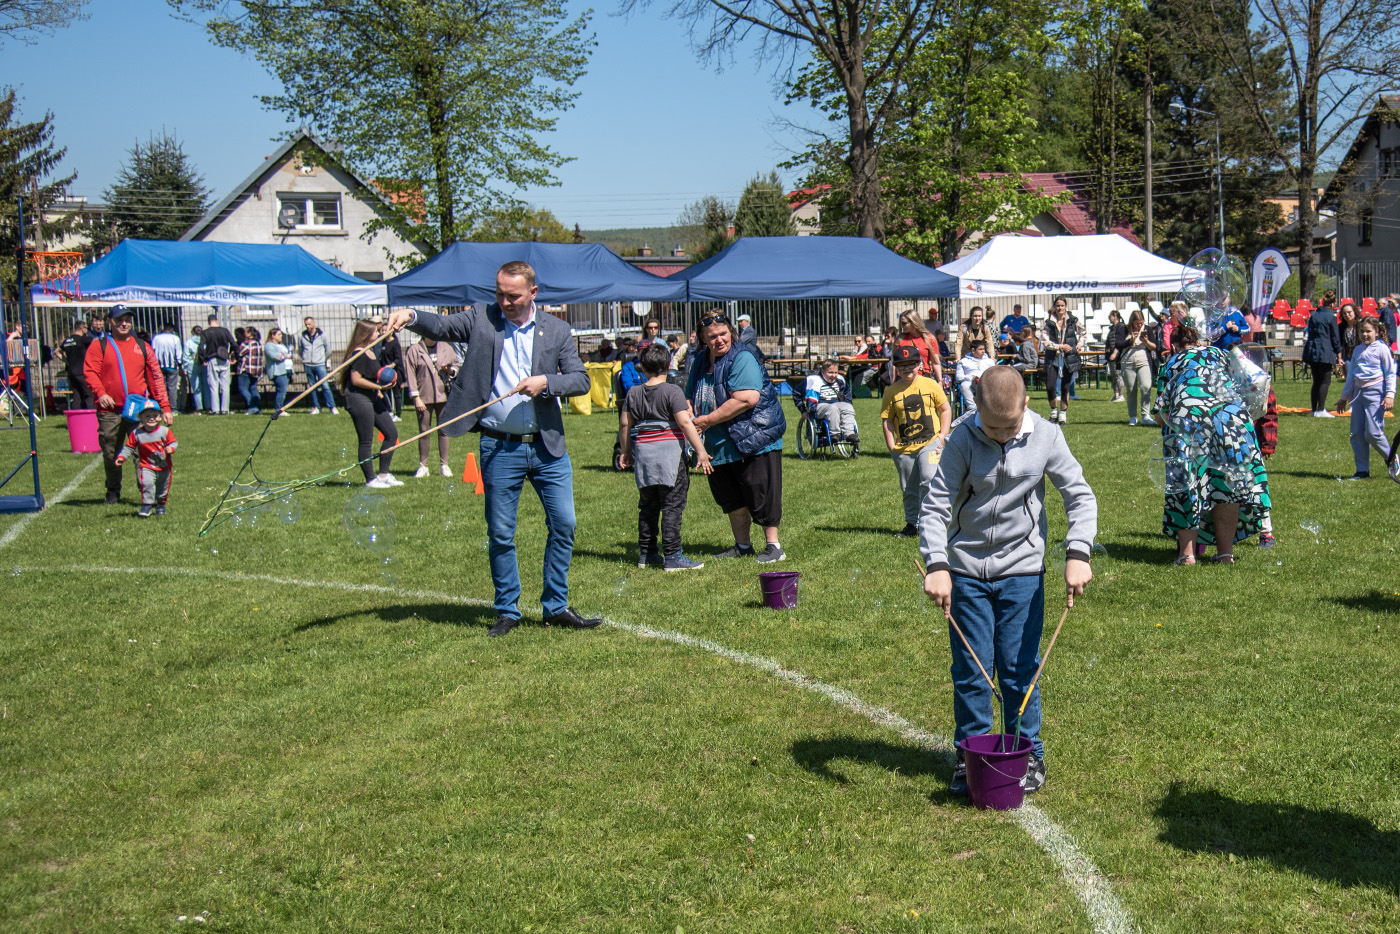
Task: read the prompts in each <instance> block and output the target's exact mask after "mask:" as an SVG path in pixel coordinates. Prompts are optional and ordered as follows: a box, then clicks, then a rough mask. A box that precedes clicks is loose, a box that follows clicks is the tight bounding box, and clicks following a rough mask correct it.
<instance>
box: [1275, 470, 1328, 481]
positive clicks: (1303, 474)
mask: <svg viewBox="0 0 1400 934" xmlns="http://www.w3.org/2000/svg"><path fill="white" fill-rule="evenodd" d="M1269 476H1270V477H1299V478H1301V479H1303V480H1333V481H1335V480H1336V479H1337V478H1339V477H1341V476H1342V474H1340V473H1320V472H1318V471H1316V470H1270V471H1269Z"/></svg>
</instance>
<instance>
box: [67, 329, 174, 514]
mask: <svg viewBox="0 0 1400 934" xmlns="http://www.w3.org/2000/svg"><path fill="white" fill-rule="evenodd" d="M132 316H133V312H132V310H131V309H130V308H127V307H126V306H125V305H115V306H113V307H112V310H111V311H110V312H109V313H108V316H107V326H108V329H109V333H108V334H105V335H102V336H101V337H100V338H98V339H96V340H94V341H93V342H92V343H91V344H89V345H88V349H87V354H86V355H85V356H84V357H83V376H84V377H85V378H86V379H87V384H88V389H89V390H90V391H91V392H92V394H93V395H94V396H95V397H96V398H97V442H98V444H99V445H100V446H101V448H102V464H103V466H104V467H106V469H107V500H106V502H107V505H109V506H110V505H113V504H114V503H116V502H117V500H118V499H119V498H120V497H121V492H122V468H121V465H120V464H118V463H117V455H118V454H119V453H121V448H122V445H123V444H125V443H126V434H127V432H128V431H130V430H131V427H132V423H130V422H124V421H123V420H122V415H121V412H122V404H123V403H124V402H125V401H126V395H127V393H129V392H130V393H136V394H138V395H142V396H145V397H146V398H148V399H154V400H156V402H158V403H160V420H161V422H163V423H164V424H166V425H169V424H170V423H171V422H172V421H173V418H172V417H171V414H170V400H169V399H168V398H167V397H166V395H165V378H164V377H163V376H162V375H161V372H160V362H159V361H158V360H156V352H155V351H154V350H153V349H152V348H151V345H150V344H147V343H146V342H145V341H142V340H140V339H138V338H136V337H133V336H132V330H133V328H134V326H135V320H134V318H133V317H132ZM118 354H120V355H121V363H120V365H119V364H118V356H117V355H118ZM123 369H125V371H126V387H125V388H123V387H122V371H123Z"/></svg>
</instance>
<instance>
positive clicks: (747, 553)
mask: <svg viewBox="0 0 1400 934" xmlns="http://www.w3.org/2000/svg"><path fill="white" fill-rule="evenodd" d="M754 554H755V552H754V550H753V546H752V545H735V546H734V547H733V548H726V549H725V550H724V551H721V552H720V553H719V554H717V555H714V556H713V557H714V559H715V560H716V561H718V560H719V559H720V558H752V557H753V556H754Z"/></svg>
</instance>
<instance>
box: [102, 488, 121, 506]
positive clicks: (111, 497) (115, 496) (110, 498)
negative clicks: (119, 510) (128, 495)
mask: <svg viewBox="0 0 1400 934" xmlns="http://www.w3.org/2000/svg"><path fill="white" fill-rule="evenodd" d="M120 499H121V494H119V493H113V492H112V491H110V490H108V491H107V498H106V499H104V500H103V501H102V505H104V506H115V505H117V501H118V500H120Z"/></svg>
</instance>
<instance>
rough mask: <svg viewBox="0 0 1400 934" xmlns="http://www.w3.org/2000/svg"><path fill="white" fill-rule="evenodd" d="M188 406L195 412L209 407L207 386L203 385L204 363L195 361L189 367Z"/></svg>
mask: <svg viewBox="0 0 1400 934" xmlns="http://www.w3.org/2000/svg"><path fill="white" fill-rule="evenodd" d="M188 376H189V381H190V407H191V408H193V409H194V410H195V411H196V412H198V411H199V410H200V409H207V408H209V387H208V386H207V385H205V382H206V380H205V373H204V364H202V363H196V364H195V365H194V366H192V367H190V370H189V373H188Z"/></svg>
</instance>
